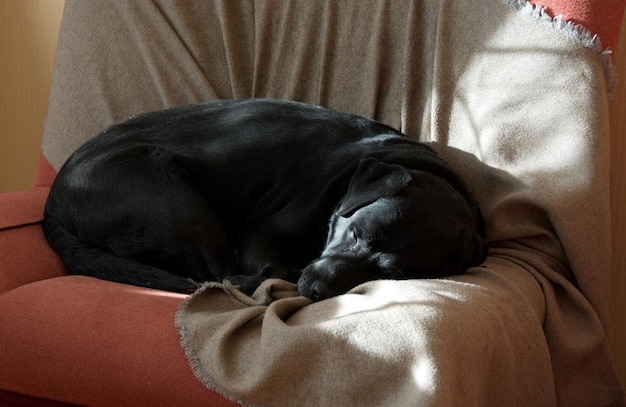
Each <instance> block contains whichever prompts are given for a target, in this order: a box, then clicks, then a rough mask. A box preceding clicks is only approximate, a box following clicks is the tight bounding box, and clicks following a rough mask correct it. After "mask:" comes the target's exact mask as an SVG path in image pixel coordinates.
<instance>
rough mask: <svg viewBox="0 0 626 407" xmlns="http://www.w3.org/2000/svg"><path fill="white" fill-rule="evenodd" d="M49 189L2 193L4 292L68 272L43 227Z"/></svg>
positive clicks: (0, 288)
mask: <svg viewBox="0 0 626 407" xmlns="http://www.w3.org/2000/svg"><path fill="white" fill-rule="evenodd" d="M48 191H49V188H34V189H31V190H26V191H18V192H9V193H3V194H0V293H3V292H6V291H9V290H11V289H13V288H17V287H19V286H22V285H24V284H28V283H31V282H34V281H39V280H45V279H48V278H53V277H58V276H62V275H66V274H67V271H66V268H65V266H64V265H63V263H62V262H61V260H60V258H59V257H58V256H57V254H56V253H55V252H54V251H53V250H52V248H51V247H50V246H49V245H48V242H47V241H46V238H45V237H44V234H43V230H42V228H41V221H42V219H43V207H44V205H45V202H46V198H47V196H48Z"/></svg>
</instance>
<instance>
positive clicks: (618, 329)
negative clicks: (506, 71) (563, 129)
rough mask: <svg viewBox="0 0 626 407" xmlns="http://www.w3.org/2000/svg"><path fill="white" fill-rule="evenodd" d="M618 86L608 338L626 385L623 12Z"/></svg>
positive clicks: (625, 60)
mask: <svg viewBox="0 0 626 407" xmlns="http://www.w3.org/2000/svg"><path fill="white" fill-rule="evenodd" d="M614 63H615V70H616V71H617V75H618V79H619V82H618V85H617V89H616V94H615V98H614V99H613V100H611V106H610V107H611V194H612V198H611V208H612V210H611V215H612V216H613V229H612V230H613V274H612V281H611V282H612V284H611V339H612V341H613V352H614V354H615V360H616V362H617V368H618V369H619V371H620V373H621V376H622V383H624V384H626V15H625V16H624V19H623V20H622V33H621V36H620V40H619V45H618V47H617V50H616V53H615V60H614Z"/></svg>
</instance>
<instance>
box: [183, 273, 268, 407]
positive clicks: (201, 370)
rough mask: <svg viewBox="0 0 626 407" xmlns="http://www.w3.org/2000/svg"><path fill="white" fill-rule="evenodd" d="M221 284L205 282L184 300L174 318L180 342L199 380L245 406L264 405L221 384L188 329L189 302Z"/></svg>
mask: <svg viewBox="0 0 626 407" xmlns="http://www.w3.org/2000/svg"><path fill="white" fill-rule="evenodd" d="M216 286H219V284H218V283H214V282H209V283H206V284H204V285H203V286H202V287H201V288H199V289H198V290H197V291H196V292H194V293H193V294H192V295H191V296H190V297H189V298H187V299H186V300H185V301H183V302H182V303H181V305H180V307H179V309H178V311H177V312H176V316H175V318H174V324H175V326H176V329H177V330H178V333H179V335H180V344H181V346H182V347H183V350H184V351H185V356H186V357H187V361H188V362H189V366H190V367H191V370H192V371H193V374H194V375H195V376H196V377H197V378H198V380H199V381H200V382H201V383H202V384H203V385H204V386H205V387H206V388H208V389H209V390H211V391H214V392H216V393H218V394H219V395H220V396H222V397H224V398H225V399H226V400H228V401H231V402H233V403H237V404H239V405H241V406H244V407H262V406H257V405H255V404H252V403H249V402H247V401H246V400H243V399H241V398H239V397H236V396H235V395H233V394H232V393H231V392H229V391H228V390H226V389H225V388H224V387H223V386H222V385H220V384H219V383H218V382H217V381H216V380H215V379H214V378H213V376H211V375H210V374H209V372H208V371H207V370H206V368H205V367H204V364H203V363H202V360H200V357H199V356H198V354H197V353H196V351H195V348H194V345H193V341H192V338H191V335H190V334H189V331H188V330H187V315H186V308H187V304H188V303H189V302H190V301H191V300H192V298H194V297H195V296H197V295H199V294H201V293H202V292H203V291H205V290H206V289H209V288H213V287H216Z"/></svg>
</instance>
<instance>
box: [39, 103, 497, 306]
mask: <svg viewBox="0 0 626 407" xmlns="http://www.w3.org/2000/svg"><path fill="white" fill-rule="evenodd" d="M43 226H44V231H45V234H46V237H47V239H48V241H49V243H50V245H51V246H52V247H53V248H54V249H55V250H56V251H57V252H58V253H59V255H60V256H61V259H62V260H63V261H64V263H65V264H66V265H67V267H68V269H69V270H70V272H72V273H75V274H83V275H89V276H94V277H98V278H101V279H106V280H111V281H116V282H121V283H127V284H133V285H137V286H143V287H152V288H158V289H163V290H170V291H176V292H183V293H188V292H192V291H193V290H195V289H196V288H197V287H198V286H199V284H201V283H202V282H205V281H209V280H213V281H222V280H223V279H230V280H231V281H232V282H234V283H235V284H237V285H239V286H240V288H241V289H242V291H244V292H248V293H250V292H252V291H253V290H254V289H255V288H256V286H258V285H259V284H260V283H261V282H262V281H263V280H264V279H267V278H282V279H285V280H288V281H291V282H294V283H296V282H297V285H298V291H299V293H300V294H301V295H304V296H306V297H309V298H310V299H312V300H314V301H317V300H322V299H325V298H328V297H331V296H335V295H339V294H342V293H344V292H346V291H348V290H349V289H351V288H352V287H354V286H356V285H358V284H360V283H363V282H365V281H369V280H375V279H412V278H437V277H444V276H450V275H453V274H459V273H462V272H464V271H465V270H466V269H467V268H468V267H471V266H474V265H478V264H480V263H481V262H482V261H483V260H484V259H485V256H486V244H485V241H484V240H483V238H482V234H483V221H482V216H481V214H480V211H479V209H478V207H477V206H476V204H475V202H474V201H473V200H472V198H471V197H470V194H469V192H468V190H467V188H466V187H465V186H464V184H463V182H462V181H461V180H460V178H459V177H458V176H457V175H456V174H455V173H454V172H453V171H452V170H451V169H450V167H449V166H448V165H447V164H446V163H445V162H444V161H443V160H442V159H441V158H440V157H438V156H437V155H436V153H435V152H434V151H433V150H432V149H431V148H429V147H427V146H426V145H424V144H421V143H419V142H416V141H414V140H411V139H410V138H408V137H406V136H404V135H402V134H401V133H400V132H398V131H396V130H394V129H393V128H391V127H388V126H386V125H383V124H381V123H378V122H375V121H372V120H368V119H365V118H363V117H359V116H355V115H350V114H345V113H340V112H337V111H335V110H332V109H328V108H323V107H318V106H312V105H307V104H303V103H298V102H291V101H282V100H271V99H244V100H218V101H209V102H206V103H200V104H195V105H189V106H182V107H176V108H172V109H168V110H162V111H157V112H152V113H146V114H142V115H137V116H134V117H131V118H129V119H127V120H125V121H122V122H120V123H117V124H113V125H112V126H110V127H109V128H107V129H106V130H104V131H103V132H102V133H101V134H99V135H97V136H96V137H94V138H92V139H90V140H89V141H87V142H86V143H85V144H84V145H83V146H81V147H80V148H79V149H78V150H77V151H76V152H75V153H74V154H72V156H71V157H70V158H69V159H68V161H67V162H66V163H65V164H64V166H63V167H62V168H61V170H60V171H59V174H58V176H57V178H56V180H55V181H54V184H53V185H52V188H51V190H50V195H49V197H48V200H47V202H46V207H45V213H44V223H43Z"/></svg>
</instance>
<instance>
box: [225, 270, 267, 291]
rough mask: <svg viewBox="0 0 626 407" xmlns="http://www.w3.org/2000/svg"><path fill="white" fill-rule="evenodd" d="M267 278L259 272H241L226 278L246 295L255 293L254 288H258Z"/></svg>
mask: <svg viewBox="0 0 626 407" xmlns="http://www.w3.org/2000/svg"><path fill="white" fill-rule="evenodd" d="M265 279H266V278H265V277H263V276H261V275H259V274H255V275H252V276H246V275H243V274H239V275H235V276H228V277H226V278H225V280H228V281H229V282H230V283H231V284H232V285H234V286H235V287H237V289H238V290H239V291H241V292H242V293H244V294H246V295H252V294H253V293H254V290H256V289H257V287H258V286H259V285H261V283H262V282H263V281H264V280H265Z"/></svg>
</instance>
